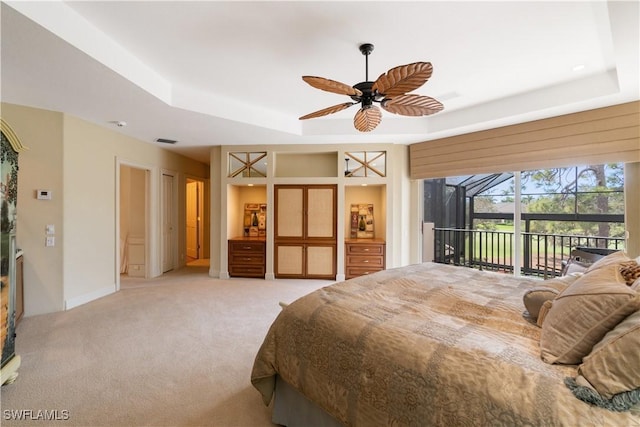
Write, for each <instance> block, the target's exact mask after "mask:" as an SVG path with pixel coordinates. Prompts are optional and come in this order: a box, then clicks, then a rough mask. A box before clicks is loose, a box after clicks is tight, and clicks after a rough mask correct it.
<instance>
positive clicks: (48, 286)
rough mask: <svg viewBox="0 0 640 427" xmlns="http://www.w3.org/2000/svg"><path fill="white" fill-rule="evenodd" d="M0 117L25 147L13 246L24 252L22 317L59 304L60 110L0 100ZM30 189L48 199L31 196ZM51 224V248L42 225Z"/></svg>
mask: <svg viewBox="0 0 640 427" xmlns="http://www.w3.org/2000/svg"><path fill="white" fill-rule="evenodd" d="M2 118H3V119H5V120H6V121H7V123H9V125H10V126H11V127H12V128H13V130H14V131H15V133H16V135H17V136H18V138H19V139H20V141H21V142H22V144H24V145H25V146H27V148H28V150H25V151H23V152H22V153H20V155H19V157H18V166H19V168H20V169H19V171H18V205H17V208H18V217H17V219H18V227H17V234H16V238H17V244H18V247H19V248H21V249H22V250H24V283H25V286H24V309H25V316H30V315H33V314H39V313H47V312H51V311H58V310H62V309H63V308H64V291H63V273H62V260H63V238H64V236H65V229H64V225H63V200H64V191H63V182H62V147H63V127H62V114H60V113H55V112H52V111H44V110H36V109H32V108H28V107H21V106H17V105H12V104H2ZM36 189H46V190H51V192H52V199H51V200H48V201H44V200H37V199H36V195H35V192H36ZM47 224H53V225H55V227H56V229H55V231H56V234H55V237H56V246H54V247H45V245H44V243H45V227H46V225H47Z"/></svg>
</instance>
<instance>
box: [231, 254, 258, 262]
mask: <svg viewBox="0 0 640 427" xmlns="http://www.w3.org/2000/svg"><path fill="white" fill-rule="evenodd" d="M229 264H234V265H235V264H241V265H244V264H260V265H264V255H262V254H252V253H246V254H237V253H234V254H231V259H230V260H229Z"/></svg>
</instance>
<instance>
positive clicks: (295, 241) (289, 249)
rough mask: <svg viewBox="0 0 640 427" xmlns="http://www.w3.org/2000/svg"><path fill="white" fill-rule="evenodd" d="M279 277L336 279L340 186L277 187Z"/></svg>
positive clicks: (276, 246) (276, 233)
mask: <svg viewBox="0 0 640 427" xmlns="http://www.w3.org/2000/svg"><path fill="white" fill-rule="evenodd" d="M274 190H275V191H274V193H275V227H274V233H275V236H274V237H275V239H274V249H275V251H274V252H275V253H274V258H275V265H274V267H275V268H274V270H275V271H274V273H275V276H276V277H289V278H323V279H331V278H333V279H335V275H336V233H337V212H336V209H337V186H335V185H276V186H275V187H274Z"/></svg>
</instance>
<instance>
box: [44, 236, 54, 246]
mask: <svg viewBox="0 0 640 427" xmlns="http://www.w3.org/2000/svg"><path fill="white" fill-rule="evenodd" d="M55 245H56V238H55V237H54V236H47V240H46V242H45V246H55Z"/></svg>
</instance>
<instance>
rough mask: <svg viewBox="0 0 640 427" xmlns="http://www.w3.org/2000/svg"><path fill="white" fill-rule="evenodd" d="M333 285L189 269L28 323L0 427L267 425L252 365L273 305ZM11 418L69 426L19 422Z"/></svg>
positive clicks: (128, 284)
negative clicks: (221, 276)
mask: <svg viewBox="0 0 640 427" xmlns="http://www.w3.org/2000/svg"><path fill="white" fill-rule="evenodd" d="M329 283H330V282H327V281H304V280H274V281H265V280H258V279H230V280H218V279H212V278H209V277H208V276H207V269H206V267H192V266H191V267H185V268H183V269H181V270H179V271H176V272H172V273H169V274H166V275H165V276H163V277H161V278H158V279H153V280H143V279H126V278H123V280H122V286H121V288H122V290H121V291H120V292H117V293H115V294H113V295H109V296H107V297H104V298H101V299H99V300H96V301H93V302H91V303H88V304H85V305H83V306H80V307H77V308H74V309H72V310H69V311H66V312H59V313H53V314H47V315H41V316H34V317H28V318H24V319H23V320H22V321H21V323H20V324H19V325H18V329H17V334H18V336H17V340H16V347H17V349H16V350H17V353H18V354H19V355H20V356H21V357H22V366H21V368H20V370H19V374H20V375H19V377H18V379H17V380H16V382H15V383H14V384H10V385H6V386H4V387H2V389H1V392H2V398H1V400H2V408H1V409H2V412H1V414H2V419H1V421H0V424H2V426H11V425H20V426H26V425H38V426H42V425H56V426H57V425H60V426H64V425H74V426H273V424H272V423H271V422H270V416H271V414H270V409H269V408H266V407H265V406H264V405H263V404H262V401H261V399H260V395H259V393H258V392H257V391H256V390H255V389H254V388H253V387H252V386H251V384H250V378H249V376H250V372H251V366H252V364H253V359H254V357H255V354H256V352H257V350H258V348H259V346H260V344H261V343H262V339H263V337H264V335H265V333H266V331H267V329H268V328H269V325H270V324H271V322H272V321H273V319H274V318H275V316H277V314H278V312H279V311H280V307H279V306H278V302H279V301H286V302H290V301H293V300H295V299H297V298H299V297H300V296H302V295H304V294H306V293H308V292H311V291H312V290H315V289H317V288H319V287H322V286H325V285H327V284H329ZM11 410H26V411H32V412H31V414H32V415H31V416H30V417H33V418H35V417H36V416H37V414H38V411H45V410H46V411H49V413H50V414H51V413H52V411H57V413H56V412H53V413H54V414H57V415H58V418H66V417H65V414H66V413H68V420H59V421H53V422H43V421H42V420H32V421H15V420H11V419H10V418H11V416H8V414H10V413H12V412H8V411H11ZM65 411H67V412H65ZM14 413H15V412H14ZM22 413H23V414H24V413H25V412H24V411H23V412H22ZM26 414H29V413H28V412H26Z"/></svg>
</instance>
